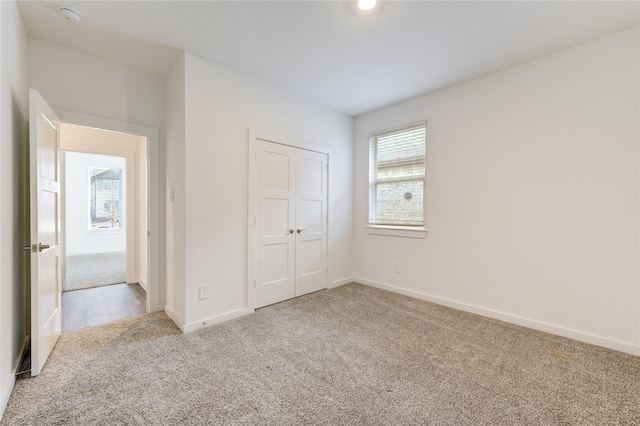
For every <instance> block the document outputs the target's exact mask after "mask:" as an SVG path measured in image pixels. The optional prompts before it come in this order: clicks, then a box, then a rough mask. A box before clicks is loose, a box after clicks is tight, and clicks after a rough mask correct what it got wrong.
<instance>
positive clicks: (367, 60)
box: [19, 0, 640, 116]
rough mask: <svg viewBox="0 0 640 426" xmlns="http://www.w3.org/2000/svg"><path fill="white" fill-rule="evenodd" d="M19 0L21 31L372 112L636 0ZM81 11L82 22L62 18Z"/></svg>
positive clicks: (531, 55)
mask: <svg viewBox="0 0 640 426" xmlns="http://www.w3.org/2000/svg"><path fill="white" fill-rule="evenodd" d="M378 3H379V5H378V7H376V8H375V9H374V10H373V11H372V12H370V13H362V12H359V11H358V10H357V8H356V7H355V2H354V1H20V2H19V8H20V12H21V14H22V17H23V20H24V24H25V27H26V29H27V33H28V34H29V35H30V36H32V37H36V38H39V39H43V40H48V41H50V42H52V43H55V44H59V45H62V46H66V47H69V48H72V49H75V50H78V51H81V52H85V53H89V54H91V55H93V56H97V57H102V58H105V59H108V60H111V61H114V62H117V63H120V64H123V65H126V66H129V67H134V68H138V69H142V70H145V71H148V72H151V73H153V74H156V75H160V76H165V75H166V74H167V73H168V71H169V70H170V69H171V66H172V65H173V64H174V63H175V61H176V59H177V58H178V56H179V54H180V50H187V51H189V52H191V53H194V54H196V55H198V56H201V57H203V58H206V59H209V60H211V61H213V62H216V63H219V64H222V65H225V66H227V67H229V68H232V69H234V70H237V71H240V72H242V73H245V74H248V75H251V76H253V77H255V78H258V79H260V80H263V81H266V82H269V83H271V84H274V85H276V86H279V87H281V88H284V89H286V90H289V91H290V92H293V93H296V94H298V95H300V96H303V97H305V98H307V99H310V100H312V101H315V102H317V103H319V104H322V105H325V106H327V107H329V108H332V109H334V110H337V111H340V112H344V113H346V114H349V115H352V116H357V115H360V114H362V113H365V112H367V111H371V110H374V109H377V108H379V107H382V106H385V105H389V104H391V103H394V102H398V101H400V100H403V99H407V98H411V97H414V96H417V95H420V94H423V93H427V92H431V91H434V90H438V89H441V88H444V87H448V86H452V85H455V84H458V83H461V82H463V81H467V80H470V79H473V78H476V77H479V76H482V75H485V74H488V73H490V72H494V71H497V70H501V69H504V68H508V67H511V66H514V65H517V64H520V63H523V62H526V61H529V60H532V59H535V58H537V57H540V56H544V55H547V54H550V53H553V52H557V51H560V50H563V49H566V48H568V47H571V46H574V45H576V44H579V43H583V42H585V41H588V40H592V39H595V38H598V37H601V36H604V35H606V34H610V33H613V32H616V31H619V30H621V29H624V28H627V27H630V26H633V25H637V24H638V22H639V15H640V2H637V1H623V2H614V1H603V2H594V1H566V2H558V1H543V2H525V1H511V2H493V1H491V2H489V1H471V2H458V1H385V0H378ZM61 5H65V6H70V7H72V8H75V9H77V10H79V11H80V12H81V13H82V15H83V18H84V19H83V20H82V22H80V23H72V22H69V21H67V20H65V19H64V18H63V17H62V16H60V15H59V14H58V8H59V6H61Z"/></svg>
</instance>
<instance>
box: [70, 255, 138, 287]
mask: <svg viewBox="0 0 640 426" xmlns="http://www.w3.org/2000/svg"><path fill="white" fill-rule="evenodd" d="M126 262H127V255H126V253H125V252H117V253H99V254H83V255H79V256H67V282H66V288H65V290H67V291H69V290H79V289H82V288H92V287H99V286H103V285H110V284H120V283H124V282H127V265H126Z"/></svg>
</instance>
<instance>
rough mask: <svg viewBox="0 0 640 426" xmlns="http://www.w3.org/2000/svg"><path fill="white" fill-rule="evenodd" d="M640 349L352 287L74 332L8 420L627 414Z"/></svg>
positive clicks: (637, 412)
mask: <svg viewBox="0 0 640 426" xmlns="http://www.w3.org/2000/svg"><path fill="white" fill-rule="evenodd" d="M639 422H640V357H636V356H632V355H627V354H623V353H620V352H616V351H612V350H608V349H604V348H600V347H596V346H592V345H588V344H585V343H580V342H577V341H573V340H569V339H565V338H562V337H558V336H553V335H550V334H545V333H541V332H537V331H533V330H530V329H526V328H522V327H518V326H515V325H511V324H507V323H504V322H500V321H496V320H492V319H489V318H484V317H481V316H477V315H473V314H469V313H465V312H461V311H457V310H454V309H450V308H446V307H442V306H438V305H434V304H431V303H427V302H424V301H420V300H416V299H411V298H408V297H405V296H401V295H397V294H393V293H389V292H385V291H382V290H378V289H374V288H370V287H365V286H362V285H358V284H349V285H346V286H342V287H339V288H336V289H332V290H326V291H320V292H317V293H314V294H311V295H307V296H304V297H300V298H297V299H293V300H289V301H286V302H283V303H279V304H276V305H272V306H269V307H266V308H263V309H260V310H258V311H256V313H254V314H252V315H248V316H245V317H242V318H238V319H235V320H231V321H228V322H225V323H222V324H218V325H215V326H212V327H207V328H203V329H201V330H199V331H196V332H193V333H190V334H186V335H185V334H181V333H180V331H179V330H178V329H177V328H176V327H175V325H174V324H173V323H172V322H171V320H169V318H167V316H166V315H165V314H163V313H155V314H147V315H142V316H138V317H134V318H129V319H125V320H121V321H117V322H114V323H110V324H107V325H102V326H96V327H90V328H86V329H83V330H78V331H72V332H69V333H65V334H63V335H62V336H61V337H60V339H59V341H58V343H57V345H56V347H55V348H54V350H53V352H52V354H51V357H50V359H49V361H48V362H47V364H46V365H45V367H44V369H43V370H42V372H41V374H40V375H39V376H37V377H35V378H31V379H26V380H20V381H18V382H17V383H16V386H15V388H14V392H13V394H12V396H11V398H10V400H9V403H8V406H7V408H6V411H5V415H4V418H3V420H2V422H1V424H2V425H62V424H65V425H67V424H71V425H96V424H99V425H115V424H119V425H131V424H133V425H136V424H140V425H142V424H145V425H147V424H148V425H177V424H188V425H316V424H317V425H320V424H331V425H431V424H433V425H483V424H485V425H486V424H504V425H570V424H575V425H615V424H620V425H631V424H638V423H639Z"/></svg>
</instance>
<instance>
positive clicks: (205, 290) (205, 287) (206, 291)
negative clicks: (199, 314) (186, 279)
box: [198, 285, 209, 300]
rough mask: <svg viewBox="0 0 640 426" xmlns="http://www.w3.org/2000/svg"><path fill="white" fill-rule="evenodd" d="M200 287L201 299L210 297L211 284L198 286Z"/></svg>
mask: <svg viewBox="0 0 640 426" xmlns="http://www.w3.org/2000/svg"><path fill="white" fill-rule="evenodd" d="M198 289H199V290H200V295H199V299H200V300H204V299H208V298H209V286H208V285H201V286H200V287H198Z"/></svg>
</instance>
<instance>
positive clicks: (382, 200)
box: [369, 125, 426, 226]
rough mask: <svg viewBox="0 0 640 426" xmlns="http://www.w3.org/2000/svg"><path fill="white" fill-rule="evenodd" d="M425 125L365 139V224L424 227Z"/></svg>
mask: <svg viewBox="0 0 640 426" xmlns="http://www.w3.org/2000/svg"><path fill="white" fill-rule="evenodd" d="M425 147H426V127H425V125H420V126H414V127H410V128H407V129H403V130H398V131H394V132H388V133H384V134H380V135H376V136H373V137H372V138H371V139H370V142H369V223H370V224H372V225H393V226H424V176H425Z"/></svg>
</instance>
